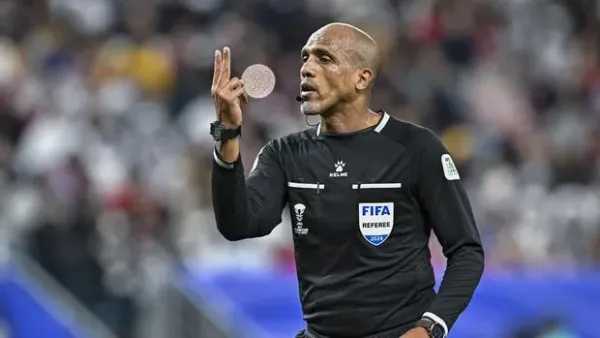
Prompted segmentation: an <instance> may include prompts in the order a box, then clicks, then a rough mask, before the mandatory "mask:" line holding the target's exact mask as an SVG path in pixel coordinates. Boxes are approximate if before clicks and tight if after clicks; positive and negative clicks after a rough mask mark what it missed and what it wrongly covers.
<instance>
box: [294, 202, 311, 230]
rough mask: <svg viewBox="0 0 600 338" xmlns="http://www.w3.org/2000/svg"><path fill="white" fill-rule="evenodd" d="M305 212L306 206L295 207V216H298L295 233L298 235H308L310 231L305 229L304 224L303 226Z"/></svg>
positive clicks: (299, 204)
mask: <svg viewBox="0 0 600 338" xmlns="http://www.w3.org/2000/svg"><path fill="white" fill-rule="evenodd" d="M304 211H306V206H305V205H304V204H302V203H298V204H295V205H294V216H296V226H295V227H294V232H295V233H296V235H306V234H308V229H307V228H305V227H304V224H302V219H303V218H304Z"/></svg>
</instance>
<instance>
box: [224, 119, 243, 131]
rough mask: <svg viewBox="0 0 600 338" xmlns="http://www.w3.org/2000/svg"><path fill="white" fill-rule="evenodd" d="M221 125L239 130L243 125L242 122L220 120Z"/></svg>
mask: <svg viewBox="0 0 600 338" xmlns="http://www.w3.org/2000/svg"><path fill="white" fill-rule="evenodd" d="M219 122H221V125H223V127H224V128H226V129H237V128H239V127H240V126H241V125H242V121H241V120H240V121H237V120H230V119H219Z"/></svg>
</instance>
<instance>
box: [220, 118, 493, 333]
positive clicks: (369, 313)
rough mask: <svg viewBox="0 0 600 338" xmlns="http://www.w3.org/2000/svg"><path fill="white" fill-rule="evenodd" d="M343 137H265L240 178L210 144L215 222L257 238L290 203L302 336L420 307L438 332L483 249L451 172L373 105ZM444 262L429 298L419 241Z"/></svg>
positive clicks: (417, 134) (363, 326) (475, 277)
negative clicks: (434, 244)
mask: <svg viewBox="0 0 600 338" xmlns="http://www.w3.org/2000/svg"><path fill="white" fill-rule="evenodd" d="M379 113H380V114H381V119H380V121H379V123H378V124H377V125H375V126H373V127H371V128H368V129H364V130H361V131H357V132H353V133H347V134H328V133H325V132H322V131H321V128H320V125H319V126H317V127H314V128H310V129H307V130H304V131H302V132H299V133H295V134H291V135H288V136H286V137H283V138H279V139H275V140H273V141H271V142H269V143H268V144H267V145H266V146H265V147H263V149H262V150H261V151H260V153H259V155H258V156H257V158H256V160H255V162H254V165H253V168H252V170H251V171H250V174H249V175H248V177H247V178H246V177H245V176H244V169H243V167H242V162H241V159H238V160H237V161H235V162H234V163H226V162H224V161H223V160H222V159H221V158H220V157H219V155H218V153H217V152H216V151H215V153H214V166H213V175H212V195H213V207H214V213H215V218H216V222H217V227H218V229H219V231H220V233H221V234H222V235H223V236H224V237H225V238H226V239H228V240H231V241H236V240H241V239H245V238H252V237H260V236H265V235H267V234H269V233H270V232H271V231H272V230H273V228H274V227H275V226H277V225H278V224H279V223H281V214H282V211H283V209H284V207H285V206H286V205H288V206H289V210H290V214H291V215H290V216H291V219H292V229H291V231H292V232H293V238H294V247H295V260H296V269H297V274H298V281H299V295H300V301H301V303H302V309H303V313H304V319H305V320H306V322H307V324H308V328H309V330H310V331H311V332H314V333H315V334H316V335H319V336H322V337H336V338H340V337H368V336H377V335H378V334H385V333H386V332H391V331H394V330H397V329H398V328H400V327H404V326H406V325H407V324H410V323H413V322H415V321H417V320H418V319H419V318H421V317H422V316H423V315H425V316H427V317H429V318H430V319H433V320H435V321H437V322H439V323H440V324H441V325H442V326H443V327H444V328H445V330H446V332H448V330H449V329H450V328H451V327H452V325H453V324H454V322H455V321H456V319H457V318H458V316H459V315H460V313H461V312H462V311H464V309H465V308H466V307H467V305H468V303H469V301H470V299H471V297H472V295H473V292H474V290H475V288H476V287H477V285H478V283H479V280H480V278H481V275H482V272H483V266H484V254H483V248H482V245H481V240H480V237H479V233H478V230H477V227H476V224H475V221H474V217H473V214H472V211H471V206H470V203H469V200H468V198H467V195H466V193H465V191H464V189H463V187H462V184H461V180H460V175H459V173H458V171H457V169H456V166H455V165H454V163H453V161H452V158H451V157H450V155H449V154H448V151H447V150H446V148H445V147H444V146H443V144H442V142H441V141H440V140H439V139H438V138H437V137H436V136H435V135H434V134H433V133H432V132H431V131H430V130H428V129H426V128H423V127H420V126H417V125H415V124H412V123H407V122H403V121H400V120H396V119H394V118H391V117H390V116H389V115H388V114H387V113H386V112H385V111H380V112H379ZM432 231H433V232H434V233H435V235H436V237H437V238H438V240H439V241H440V243H441V245H442V247H443V250H444V255H445V256H446V257H447V258H448V263H447V269H446V272H445V275H444V279H443V282H442V284H441V287H440V289H439V292H438V293H437V294H436V292H435V291H434V284H435V278H434V273H433V268H432V266H431V263H430V260H431V255H430V251H429V246H428V243H429V238H430V234H431V232H432Z"/></svg>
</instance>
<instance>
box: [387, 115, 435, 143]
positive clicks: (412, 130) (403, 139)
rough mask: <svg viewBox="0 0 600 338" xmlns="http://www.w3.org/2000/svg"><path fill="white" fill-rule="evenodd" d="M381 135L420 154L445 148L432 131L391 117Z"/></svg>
mask: <svg viewBox="0 0 600 338" xmlns="http://www.w3.org/2000/svg"><path fill="white" fill-rule="evenodd" d="M381 134H382V135H384V136H385V137H387V138H389V139H391V140H393V141H394V142H396V143H399V144H401V145H402V146H403V147H404V148H406V149H411V150H414V151H419V152H420V151H423V150H424V149H431V148H438V147H440V146H443V145H442V141H441V140H440V138H439V137H438V136H437V135H436V134H435V133H434V132H433V131H432V130H430V129H428V128H426V127H424V126H421V125H418V124H415V123H412V122H407V121H403V120H400V119H396V118H394V117H390V119H389V121H388V122H387V123H386V125H385V128H384V129H383V130H382V132H381Z"/></svg>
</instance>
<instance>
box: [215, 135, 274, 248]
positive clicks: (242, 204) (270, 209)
mask: <svg viewBox="0 0 600 338" xmlns="http://www.w3.org/2000/svg"><path fill="white" fill-rule="evenodd" d="M217 146H218V147H221V148H220V149H221V151H222V152H221V151H217V149H218V148H217V149H215V152H214V164H213V175H212V197H213V209H214V213H215V219H216V221H217V228H218V230H219V232H220V233H221V234H222V235H223V237H225V238H226V239H228V240H230V241H235V240H241V239H244V238H253V237H260V236H265V235H268V234H269V233H270V232H271V231H272V230H273V228H275V226H277V225H278V224H279V223H280V222H281V212H282V209H283V204H284V195H285V190H284V189H285V179H284V178H283V174H282V172H281V169H280V167H279V165H278V163H277V162H276V160H275V158H274V156H273V153H272V152H271V151H268V150H267V151H264V152H263V151H261V153H259V155H258V157H257V160H256V161H255V165H254V169H253V171H252V172H251V173H250V175H249V177H248V178H247V179H246V178H245V176H244V167H243V165H242V161H241V157H240V152H239V142H238V141H237V140H236V141H235V142H232V141H228V142H226V143H225V144H223V145H217ZM263 149H265V148H263ZM236 153H237V157H236V158H234V159H233V161H231V162H227V161H225V159H224V158H223V157H222V155H221V154H223V156H228V158H231V157H232V156H233V155H234V154H236Z"/></svg>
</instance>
